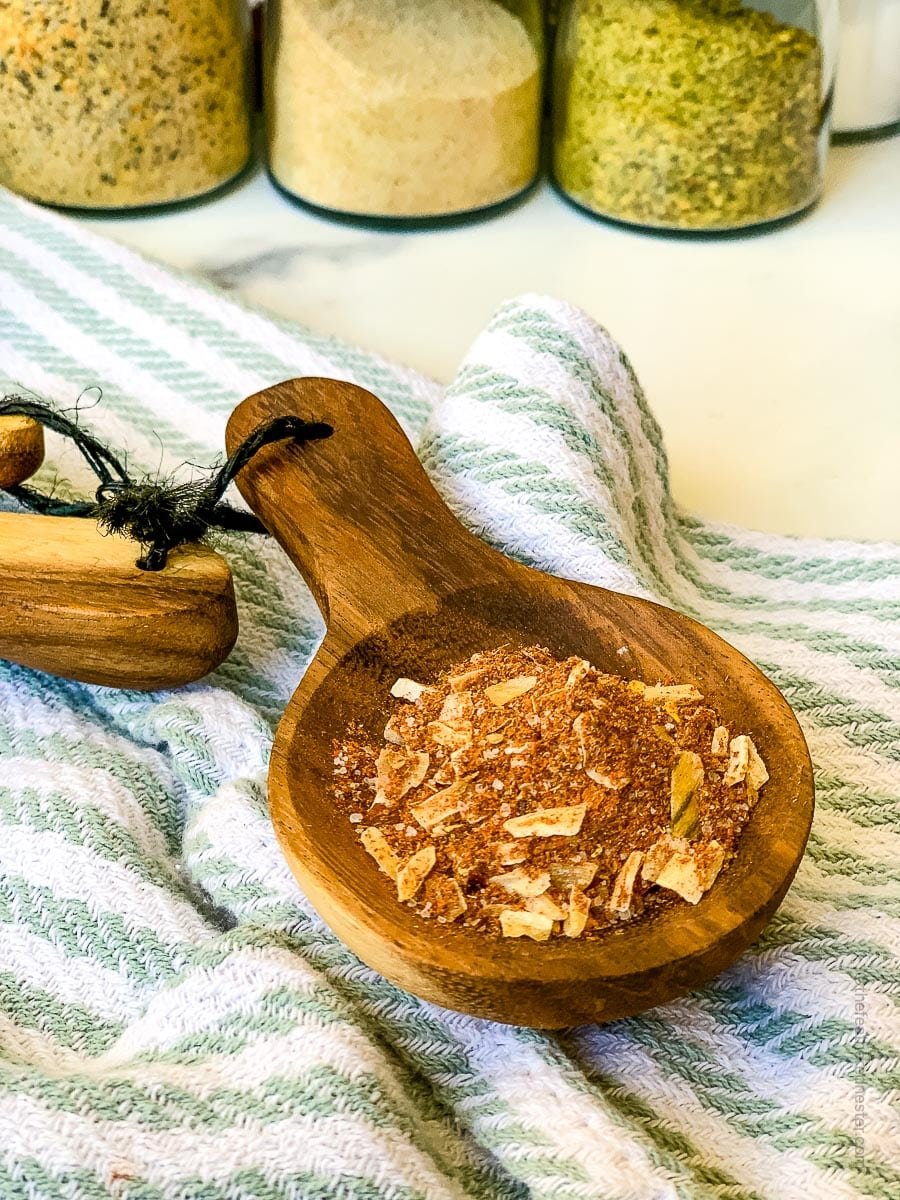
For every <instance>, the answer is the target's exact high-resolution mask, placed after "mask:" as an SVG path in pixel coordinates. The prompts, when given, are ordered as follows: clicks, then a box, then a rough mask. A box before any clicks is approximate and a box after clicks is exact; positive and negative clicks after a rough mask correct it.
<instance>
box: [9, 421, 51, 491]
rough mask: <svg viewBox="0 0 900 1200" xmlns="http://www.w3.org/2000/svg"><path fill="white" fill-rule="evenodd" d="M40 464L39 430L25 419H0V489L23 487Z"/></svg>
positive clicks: (41, 452) (42, 452) (35, 422)
mask: <svg viewBox="0 0 900 1200" xmlns="http://www.w3.org/2000/svg"><path fill="white" fill-rule="evenodd" d="M43 461H44V430H43V426H41V425H39V424H38V422H37V421H32V420H30V419H29V418H28V417H6V416H3V417H0V488H11V487H16V485H17V484H20V483H24V482H25V480H26V479H29V478H30V477H31V476H32V475H33V474H34V473H35V471H36V470H37V469H38V467H39V466H40V465H41V463H42V462H43Z"/></svg>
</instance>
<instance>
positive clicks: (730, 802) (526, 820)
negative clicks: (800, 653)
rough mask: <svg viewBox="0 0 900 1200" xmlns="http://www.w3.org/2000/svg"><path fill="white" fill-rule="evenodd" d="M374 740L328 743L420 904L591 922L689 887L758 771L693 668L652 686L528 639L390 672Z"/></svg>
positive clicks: (429, 911) (726, 853)
mask: <svg viewBox="0 0 900 1200" xmlns="http://www.w3.org/2000/svg"><path fill="white" fill-rule="evenodd" d="M392 696H393V697H394V698H395V706H394V708H393V711H392V712H391V715H390V719H389V720H388V723H387V726H386V728H385V731H384V740H383V741H382V742H376V740H375V739H373V738H372V737H371V736H369V735H368V734H367V733H365V732H364V731H363V730H362V729H361V728H359V727H351V728H350V729H349V730H348V732H347V735H346V737H345V738H344V739H343V740H342V741H340V742H336V743H335V747H334V798H335V801H336V804H337V806H338V808H339V809H340V810H341V811H342V812H344V813H345V814H346V815H347V817H348V819H349V820H350V821H351V822H352V823H353V825H354V826H355V827H356V828H357V830H358V833H359V837H360V841H361V843H362V845H363V846H364V848H365V849H366V850H367V851H368V853H369V854H371V855H372V857H373V858H374V859H375V861H376V862H377V863H378V866H379V867H380V869H381V870H382V871H383V872H384V873H385V874H386V875H388V876H389V877H390V878H391V879H392V880H394V881H395V883H396V886H397V896H398V901H400V902H401V903H405V904H407V905H410V906H411V907H413V908H414V909H415V910H416V912H417V913H418V914H419V915H420V916H421V917H423V918H430V919H434V920H437V921H439V922H443V923H447V922H458V923H460V924H465V925H468V926H470V927H472V928H475V929H478V930H480V931H482V932H484V933H485V934H488V935H503V936H507V937H520V936H526V937H531V938H534V939H535V940H537V941H544V940H546V939H547V938H549V937H552V936H567V937H594V936H598V935H602V934H604V933H605V932H607V931H609V930H610V929H612V928H614V927H616V926H617V925H619V924H620V923H621V922H623V921H632V920H636V919H640V918H644V919H646V918H647V917H649V916H651V915H652V914H653V913H654V912H657V911H659V910H661V909H662V908H664V907H666V906H669V905H672V904H682V903H685V902H687V903H692V904H695V903H697V902H698V901H699V900H700V898H701V897H702V896H703V894H704V893H705V892H706V891H707V890H708V889H709V888H710V887H711V886H712V884H713V882H714V881H715V879H716V877H717V875H718V874H719V871H720V870H721V868H722V867H723V865H724V864H725V863H727V862H728V860H729V859H730V858H731V857H733V855H734V853H735V849H736V847H737V843H738V839H739V837H740V834H741V831H742V829H743V827H744V825H745V824H746V821H747V819H748V817H749V814H750V810H751V808H752V807H753V805H754V803H755V802H756V799H757V796H758V794H759V789H760V788H761V787H763V786H764V784H765V782H766V780H767V779H768V773H767V771H766V768H765V766H764V764H763V762H762V759H761V758H760V756H759V754H758V753H757V751H756V747H755V746H754V744H753V742H752V740H751V739H750V738H749V737H748V736H747V735H746V734H737V735H736V736H735V735H734V734H733V733H732V731H731V730H729V729H728V728H727V727H726V726H725V724H724V723H723V722H722V720H721V719H720V718H719V715H718V714H717V713H716V711H715V710H714V709H713V708H712V707H711V706H710V705H709V704H708V703H706V702H705V701H704V699H703V697H702V695H701V694H700V692H699V691H698V690H697V689H696V688H695V687H693V686H692V685H691V684H665V685H664V684H658V685H655V686H648V685H646V684H644V683H641V682H639V681H637V680H631V681H626V680H623V679H620V678H619V677H618V676H615V675H605V674H603V673H601V672H599V671H597V670H596V669H595V668H594V667H592V666H591V664H590V663H588V662H586V661H585V660H583V659H577V658H570V659H567V660H566V661H565V662H560V661H559V660H557V659H555V658H554V657H553V656H552V655H551V654H550V653H549V652H548V651H547V650H545V649H542V648H541V647H538V646H534V647H529V648H527V649H524V650H511V649H499V650H493V651H490V652H486V653H483V654H475V655H473V656H472V658H471V659H470V660H469V661H468V662H466V663H464V664H461V665H459V666H456V667H453V668H451V669H450V670H449V671H447V672H445V673H444V674H443V675H441V676H440V677H439V678H438V679H437V680H436V681H435V682H434V683H433V684H431V685H427V686H426V685H424V684H420V683H418V682H416V681H413V680H408V679H401V680H398V681H397V683H396V684H395V685H394V688H393V689H392Z"/></svg>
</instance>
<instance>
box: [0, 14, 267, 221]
mask: <svg viewBox="0 0 900 1200" xmlns="http://www.w3.org/2000/svg"><path fill="white" fill-rule="evenodd" d="M248 74H249V53H248V9H247V4H246V0H152V2H151V0H6V3H4V4H2V5H0V184H2V185H4V186H6V187H8V188H11V189H12V190H13V191H16V192H19V193H21V194H22V195H24V196H28V197H29V198H31V199H33V200H38V201H41V202H43V203H46V204H54V205H60V206H63V207H72V208H85V209H92V210H96V209H116V210H119V209H132V208H143V207H146V206H151V205H159V204H169V203H172V202H176V201H183V200H187V199H192V198H194V197H196V196H200V195H203V194H204V193H207V192H210V191H213V190H215V189H216V188H218V187H220V186H221V185H223V184H225V183H227V182H228V181H229V180H231V179H232V178H233V177H234V176H235V175H237V174H238V173H239V172H240V171H241V170H242V168H243V167H244V166H245V165H246V163H247V160H248V158H249V155H250V108H249V105H250V89H249V79H248Z"/></svg>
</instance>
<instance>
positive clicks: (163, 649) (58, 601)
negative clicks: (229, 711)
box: [0, 513, 237, 690]
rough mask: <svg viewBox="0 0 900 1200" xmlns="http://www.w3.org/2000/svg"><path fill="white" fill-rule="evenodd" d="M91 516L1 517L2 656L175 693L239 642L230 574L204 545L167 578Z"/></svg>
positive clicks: (173, 555) (179, 553) (187, 552)
mask: <svg viewBox="0 0 900 1200" xmlns="http://www.w3.org/2000/svg"><path fill="white" fill-rule="evenodd" d="M139 557H140V547H139V546H138V545H137V544H136V543H135V542H132V541H129V540H128V539H127V538H124V537H118V536H116V535H113V534H109V535H104V534H103V533H101V532H100V530H99V529H98V528H97V525H96V523H95V522H94V521H92V520H90V519H89V518H86V517H84V518H83V517H43V516H35V515H33V514H30V513H0V658H6V659H9V660H10V661H12V662H17V663H21V664H22V665H23V666H26V667H36V668H37V669H38V670H41V671H50V672H51V673H52V674H54V675H62V676H64V677H66V678H68V679H78V680H81V681H82V682H83V683H102V684H107V685H108V686H109V687H123V688H140V689H143V690H152V689H156V688H166V687H178V686H180V685H181V684H184V683H190V682H191V681H192V680H195V679H199V678H200V677H201V676H203V675H206V674H207V673H208V672H209V671H212V670H213V668H214V667H217V666H218V665H219V663H221V662H222V661H223V659H224V658H226V657H227V655H228V653H229V651H230V650H231V647H232V646H233V645H234V641H235V638H236V637H237V611H236V607H235V598H234V587H233V584H232V580H231V569H230V568H229V566H228V563H227V562H226V560H225V559H224V558H222V556H221V555H220V554H216V552H215V551H214V550H210V549H209V548H208V547H207V546H181V547H179V548H178V549H176V550H172V551H171V552H170V554H169V561H168V563H167V564H166V566H165V567H164V568H163V570H161V571H142V570H141V569H140V568H139V567H137V566H136V561H137V559H138V558H139Z"/></svg>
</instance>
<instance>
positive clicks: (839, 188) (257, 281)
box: [87, 137, 900, 540]
mask: <svg viewBox="0 0 900 1200" xmlns="http://www.w3.org/2000/svg"><path fill="white" fill-rule="evenodd" d="M87 223H88V224H89V225H90V226H92V227H93V228H94V229H97V230H99V231H101V232H103V233H105V234H107V235H108V236H110V237H113V238H116V239H118V240H120V241H122V242H125V243H128V244H129V245H132V246H135V247H137V248H138V249H139V250H141V251H143V252H145V253H146V254H148V255H151V256H153V257H156V258H159V259H162V260H163V261H165V262H168V263H172V264H174V265H176V266H178V267H182V268H188V269H189V270H191V271H194V272H196V273H199V274H201V275H203V276H206V277H207V278H209V279H211V280H212V281H213V282H215V283H218V284H219V285H220V286H222V287H225V288H227V289H229V290H232V291H233V292H235V293H236V294H238V295H239V296H241V297H245V298H247V299H249V300H251V301H253V302H254V303H256V304H259V305H262V306H264V307H266V308H268V309H270V310H272V311H273V312H276V313H279V314H281V315H283V316H286V317H290V318H293V319H296V320H298V321H301V322H303V323H305V324H307V325H309V326H311V327H313V328H314V329H316V330H319V331H322V332H327V333H333V334H338V335H339V336H341V337H344V338H347V339H349V340H352V341H354V342H358V343H360V344H362V345H364V346H367V347H370V348H372V349H375V350H378V351H379V352H381V353H382V354H385V355H387V356H389V357H391V358H394V359H397V360H400V361H403V362H405V363H408V364H410V365H412V366H415V367H417V368H419V369H420V370H422V371H423V372H425V373H427V374H430V375H432V376H435V377H437V378H438V379H441V380H445V381H446V380H449V379H450V378H451V377H452V375H453V372H454V370H455V368H456V366H457V364H458V362H459V360H460V358H461V357H462V355H463V354H464V353H465V351H466V348H467V346H468V344H469V343H470V341H471V340H472V338H473V336H474V335H475V334H476V332H477V331H478V330H479V329H480V327H481V326H482V325H483V324H484V323H485V321H486V320H487V319H488V317H489V316H490V314H491V312H492V311H493V309H494V308H495V307H496V305H497V304H498V303H499V302H500V301H502V300H503V299H505V298H507V297H509V296H513V295H515V294H517V293H519V292H524V291H541V292H549V293H552V294H554V295H557V296H561V297H563V298H565V299H567V300H570V301H572V302H574V303H576V304H579V305H581V306H582V307H583V308H585V309H587V311H588V312H589V313H591V314H592V316H594V317H595V318H597V319H598V320H599V321H601V322H602V323H603V324H604V325H606V326H607V328H608V329H609V330H610V331H611V332H612V333H613V334H614V335H615V336H616V337H617V338H618V339H619V341H620V342H621V343H622V345H623V346H624V347H625V349H626V350H627V352H628V354H629V356H630V357H631V359H632V362H633V363H634V365H635V368H636V370H637V372H638V374H639V376H640V378H641V380H642V382H643V384H644V386H645V388H646V390H647V393H648V396H649V399H650V402H651V404H652V406H653V408H654V410H655V412H656V415H657V417H658V418H659V420H660V422H661V424H662V426H663V430H664V432H665V437H666V445H667V448H668V452H669V456H670V460H671V465H672V479H673V486H674V490H675V495H676V498H677V499H678V501H679V502H680V503H682V504H684V505H686V506H687V507H688V508H690V509H692V510H694V511H695V512H698V513H701V514H703V515H706V516H710V517H713V518H716V519H719V520H724V521H731V522H736V523H739V524H742V525H747V526H751V527H754V528H757V529H764V530H771V531H775V532H780V533H799V534H814V535H824V536H831V537H851V538H869V539H891V540H900V137H896V138H894V139H893V140H891V141H885V142H881V143H872V144H869V145H863V146H857V147H839V148H836V149H834V151H833V152H832V156H831V162H830V168H829V182H828V188H827V192H826V195H825V198H824V200H823V201H822V203H821V204H820V206H819V207H818V208H817V209H816V210H815V212H813V213H812V214H810V215H809V216H808V217H806V218H805V219H804V220H802V221H800V222H799V223H797V224H794V225H791V226H789V227H786V228H783V229H780V230H777V231H775V232H771V233H768V234H765V235H764V236H756V237H747V238H741V239H738V240H702V241H698V240H684V239H671V238H663V237H655V236H650V235H647V234H642V233H636V232H631V231H629V230H624V229H621V228H618V227H614V226H611V225H607V224H604V223H602V222H599V221H594V220H592V219H591V218H589V217H587V216H585V215H583V214H581V213H578V212H576V211H574V210H573V209H572V208H570V207H569V206H568V205H566V204H564V203H563V202H562V201H561V200H560V199H559V198H558V197H556V196H555V195H553V194H552V193H551V192H550V191H549V190H548V189H546V188H545V189H543V190H542V191H540V192H539V193H538V194H537V195H535V196H533V197H532V198H531V199H529V200H528V201H527V202H526V203H525V204H524V205H522V206H521V207H520V208H518V209H516V210H515V211H513V212H511V213H507V214H505V215H503V216H501V217H499V218H497V219H495V220H493V221H489V222H485V223H483V224H475V225H467V226H463V227H460V228H455V229H446V230H441V231H439V232H424V233H419V232H417V233H375V232H369V231H367V230H362V229H356V228H353V227H349V226H346V225H340V224H334V223H331V222H328V221H325V220H321V219H318V218H316V217H314V216H311V215H310V214H308V213H306V212H305V211H303V210H302V209H299V208H297V207H295V206H293V205H291V204H290V203H289V202H288V201H286V200H285V199H283V198H282V197H281V196H279V195H278V194H277V193H276V192H275V191H274V189H273V188H272V187H271V186H270V185H269V183H268V182H267V180H266V179H265V177H264V176H263V175H262V174H261V173H259V172H257V173H256V174H255V175H253V176H252V177H251V178H249V179H248V180H247V181H246V182H244V183H242V184H241V185H240V186H239V187H237V188H236V189H235V190H234V191H232V192H231V193H229V194H227V195H225V196H222V197H220V198H218V199H214V200H212V201H210V202H209V203H207V204H204V205H199V206H196V207H194V208H191V209H188V210H184V211H181V212H174V213H168V214H163V215H160V216H144V217H139V218H128V219H125V218H116V219H106V220H94V219H92V220H90V221H88V222H87Z"/></svg>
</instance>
